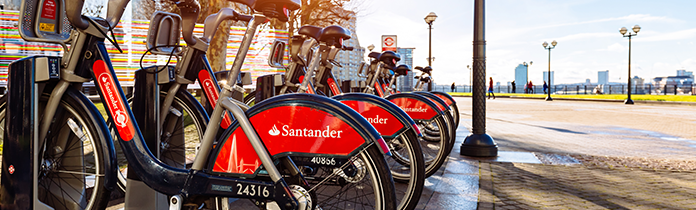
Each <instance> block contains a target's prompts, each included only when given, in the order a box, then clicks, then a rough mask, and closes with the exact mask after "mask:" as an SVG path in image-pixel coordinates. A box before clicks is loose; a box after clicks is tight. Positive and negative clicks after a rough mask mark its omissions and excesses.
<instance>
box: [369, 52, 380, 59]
mask: <svg viewBox="0 0 696 210" xmlns="http://www.w3.org/2000/svg"><path fill="white" fill-rule="evenodd" d="M380 55H382V53H378V52H370V54H367V57H370V58H374V59H375V60H379V56H380Z"/></svg>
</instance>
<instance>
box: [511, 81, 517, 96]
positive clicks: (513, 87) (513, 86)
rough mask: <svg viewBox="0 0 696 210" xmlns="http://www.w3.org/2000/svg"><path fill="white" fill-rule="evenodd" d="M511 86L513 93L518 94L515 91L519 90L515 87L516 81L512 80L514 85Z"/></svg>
mask: <svg viewBox="0 0 696 210" xmlns="http://www.w3.org/2000/svg"><path fill="white" fill-rule="evenodd" d="M510 85H512V93H517V92H516V91H515V89H517V87H515V80H512V83H510Z"/></svg>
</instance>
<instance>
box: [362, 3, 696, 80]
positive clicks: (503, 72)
mask: <svg viewBox="0 0 696 210" xmlns="http://www.w3.org/2000/svg"><path fill="white" fill-rule="evenodd" d="M362 1H363V2H361V4H360V11H359V12H358V21H357V29H356V33H357V37H358V39H359V41H360V45H361V46H363V47H366V46H368V45H370V44H374V45H375V46H376V50H381V42H380V41H381V36H382V35H397V36H398V43H397V44H398V46H399V47H409V48H416V49H415V50H414V55H413V65H414V66H427V65H428V62H427V59H426V58H427V57H428V24H426V23H425V21H424V19H423V18H424V17H425V16H426V15H428V13H430V12H435V13H436V14H437V16H438V18H437V20H435V22H434V23H433V30H432V52H433V57H435V60H434V61H433V64H432V67H433V78H434V80H435V82H436V83H438V84H451V83H452V82H455V83H457V84H468V83H469V70H468V69H467V68H466V66H467V65H471V63H472V61H473V59H472V52H473V45H472V41H473V21H474V20H473V9H474V8H473V5H474V1H473V0H430V1H423V0H420V1H416V0H362ZM694 8H696V1H691V0H681V1H677V0H662V1H650V0H633V1H628V0H611V1H607V0H572V1H558V0H492V1H491V0H489V1H486V5H485V19H486V25H485V27H486V29H485V30H486V31H485V38H486V75H487V77H493V80H494V81H495V82H501V84H507V83H508V82H511V81H512V80H514V76H515V75H514V69H515V67H517V65H519V64H521V63H522V62H527V63H530V62H533V64H532V65H530V66H529V79H530V80H532V82H534V84H537V83H538V84H541V83H542V81H543V80H542V76H543V73H542V72H544V71H548V68H549V58H548V56H549V54H548V53H549V52H548V50H545V49H544V48H543V46H542V43H543V42H544V41H546V42H548V43H551V41H553V40H556V41H557V42H558V45H556V48H555V49H553V50H551V61H550V63H551V71H554V72H555V73H554V74H555V78H554V82H555V84H564V83H583V82H585V80H586V79H590V81H591V82H592V83H596V82H597V72H598V71H604V70H609V82H624V83H625V82H627V77H628V44H629V43H628V42H629V41H628V38H624V37H623V36H622V35H621V33H619V29H620V28H621V27H626V28H628V29H629V31H631V28H632V27H633V26H634V25H640V27H641V30H640V31H639V32H638V35H637V36H634V37H633V38H632V39H631V75H632V76H638V77H641V78H644V79H646V82H647V81H648V80H651V79H652V78H653V77H662V76H675V75H676V70H678V69H685V70H687V71H692V72H693V71H694V70H696V46H695V45H694V42H695V41H696V15H693V9H694ZM518 84H519V82H518Z"/></svg>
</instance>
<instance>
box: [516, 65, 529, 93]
mask: <svg viewBox="0 0 696 210" xmlns="http://www.w3.org/2000/svg"><path fill="white" fill-rule="evenodd" d="M527 69H529V68H528V67H527V66H524V65H523V64H520V65H517V68H515V85H516V86H517V89H519V90H518V92H519V91H524V85H525V84H527V82H529V78H528V76H529V75H528V74H527Z"/></svg>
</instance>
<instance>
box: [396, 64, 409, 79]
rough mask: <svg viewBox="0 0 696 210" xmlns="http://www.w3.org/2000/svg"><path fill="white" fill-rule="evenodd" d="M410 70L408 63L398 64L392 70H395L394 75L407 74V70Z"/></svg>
mask: <svg viewBox="0 0 696 210" xmlns="http://www.w3.org/2000/svg"><path fill="white" fill-rule="evenodd" d="M410 70H411V67H410V66H408V65H405V64H404V65H399V66H397V67H396V69H395V70H394V72H396V76H402V75H407V74H408V71H410Z"/></svg>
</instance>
